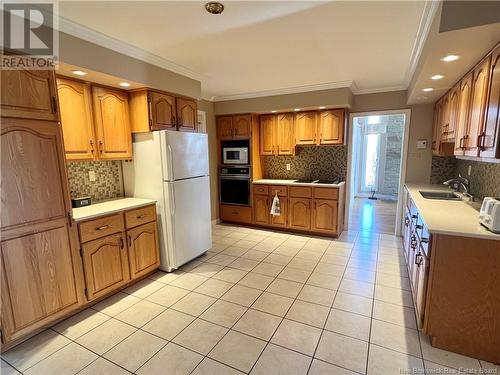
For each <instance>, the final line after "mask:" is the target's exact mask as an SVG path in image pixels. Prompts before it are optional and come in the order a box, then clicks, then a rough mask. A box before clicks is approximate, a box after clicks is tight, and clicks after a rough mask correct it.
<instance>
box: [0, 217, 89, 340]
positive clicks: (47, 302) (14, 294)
mask: <svg viewBox="0 0 500 375" xmlns="http://www.w3.org/2000/svg"><path fill="white" fill-rule="evenodd" d="M47 226H48V228H47ZM70 243H71V242H70V234H69V228H68V224H67V220H65V219H58V220H55V221H53V224H50V225H46V226H45V228H43V230H41V231H36V230H35V233H29V234H27V235H25V236H21V237H17V238H13V239H10V240H6V241H3V242H2V244H1V256H0V261H1V267H2V286H1V287H2V328H3V329H4V334H5V335H6V336H7V338H9V337H13V336H14V337H15V336H16V332H18V331H20V330H22V329H23V328H26V327H29V326H30V325H33V324H36V323H37V322H39V321H41V320H42V319H45V318H47V317H50V316H51V315H54V314H57V313H61V312H64V311H70V310H72V309H75V308H76V307H77V306H78V305H79V304H80V301H79V293H78V292H77V287H78V286H79V284H78V282H77V278H76V277H75V273H74V271H75V266H74V264H73V258H72V250H71V245H70ZM78 280H79V279H78ZM80 287H81V286H80ZM80 290H81V289H80Z"/></svg>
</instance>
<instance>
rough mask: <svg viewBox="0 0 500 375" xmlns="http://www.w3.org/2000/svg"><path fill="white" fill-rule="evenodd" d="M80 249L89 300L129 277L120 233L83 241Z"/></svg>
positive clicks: (118, 285) (123, 243) (101, 294)
mask: <svg viewBox="0 0 500 375" xmlns="http://www.w3.org/2000/svg"><path fill="white" fill-rule="evenodd" d="M82 251H83V266H84V269H85V280H86V283H87V296H88V299H89V300H93V299H96V298H98V297H100V296H103V295H105V294H107V293H109V292H111V291H113V290H115V289H117V288H119V287H120V286H122V285H123V284H125V283H126V282H127V281H128V280H129V279H130V277H129V266H128V259H127V251H126V248H125V240H124V238H123V234H122V233H117V234H113V235H111V236H107V237H104V238H100V239H98V240H94V241H90V242H87V243H84V244H83V245H82Z"/></svg>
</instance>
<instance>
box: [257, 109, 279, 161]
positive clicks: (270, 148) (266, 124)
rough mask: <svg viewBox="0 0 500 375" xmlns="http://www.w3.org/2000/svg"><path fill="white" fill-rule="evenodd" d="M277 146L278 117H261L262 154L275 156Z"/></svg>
mask: <svg viewBox="0 0 500 375" xmlns="http://www.w3.org/2000/svg"><path fill="white" fill-rule="evenodd" d="M275 144H276V116H275V115H263V116H260V154H261V155H274V154H275Z"/></svg>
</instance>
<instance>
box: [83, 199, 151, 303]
mask: <svg viewBox="0 0 500 375" xmlns="http://www.w3.org/2000/svg"><path fill="white" fill-rule="evenodd" d="M78 230H79V234H80V242H81V244H82V245H81V255H82V259H83V269H84V272H85V285H86V288H85V293H86V295H87V298H88V300H89V301H92V300H94V299H97V298H99V297H102V296H104V295H107V294H109V293H111V292H112V291H114V290H116V289H118V288H120V287H122V286H124V285H125V284H127V283H129V281H131V280H134V279H137V278H139V277H141V276H144V275H146V274H148V273H151V272H153V271H154V270H156V269H157V268H158V267H159V265H160V253H159V245H158V229H157V223H156V209H155V206H154V205H151V206H147V207H144V208H138V209H132V210H128V211H125V212H120V213H117V214H113V215H108V216H104V217H100V218H97V219H91V220H87V221H83V222H80V223H78Z"/></svg>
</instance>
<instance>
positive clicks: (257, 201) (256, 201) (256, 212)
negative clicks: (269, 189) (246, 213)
mask: <svg viewBox="0 0 500 375" xmlns="http://www.w3.org/2000/svg"><path fill="white" fill-rule="evenodd" d="M270 209H271V207H270V206H269V195H254V197H253V221H254V223H255V224H260V225H267V224H269V215H270V214H269V211H270Z"/></svg>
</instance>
